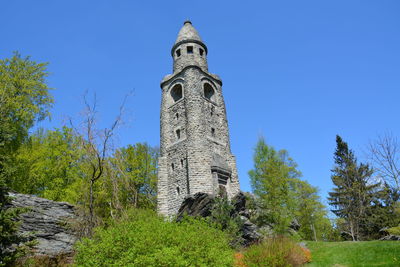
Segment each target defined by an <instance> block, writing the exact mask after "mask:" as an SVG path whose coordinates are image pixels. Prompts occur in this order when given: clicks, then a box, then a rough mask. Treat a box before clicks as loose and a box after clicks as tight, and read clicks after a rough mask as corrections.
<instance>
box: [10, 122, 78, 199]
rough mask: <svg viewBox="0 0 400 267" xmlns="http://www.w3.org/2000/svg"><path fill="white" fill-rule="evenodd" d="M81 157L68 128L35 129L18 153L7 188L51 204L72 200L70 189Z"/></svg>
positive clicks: (76, 142) (76, 177) (74, 138)
mask: <svg viewBox="0 0 400 267" xmlns="http://www.w3.org/2000/svg"><path fill="white" fill-rule="evenodd" d="M82 156H83V155H82V151H81V150H80V148H79V138H78V137H77V136H75V135H74V134H73V132H72V129H70V128H67V127H63V128H62V129H55V130H47V131H43V130H42V129H39V130H37V131H36V132H35V133H34V134H33V135H31V136H30V137H29V139H28V140H27V141H26V142H24V143H23V144H22V146H21V148H20V149H19V150H18V155H16V166H17V172H16V176H15V179H14V180H13V181H12V183H11V187H12V188H13V189H14V190H16V191H18V192H21V193H26V194H35V195H38V196H40V197H44V198H48V199H51V200H55V201H73V200H75V199H76V197H74V196H73V195H74V194H75V193H74V192H71V187H73V186H72V185H73V184H74V183H76V182H77V180H78V179H79V177H81V176H82V171H83V170H82V165H81V162H82Z"/></svg>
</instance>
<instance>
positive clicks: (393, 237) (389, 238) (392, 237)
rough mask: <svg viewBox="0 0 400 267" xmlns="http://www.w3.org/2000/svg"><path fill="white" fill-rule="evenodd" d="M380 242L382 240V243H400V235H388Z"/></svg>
mask: <svg viewBox="0 0 400 267" xmlns="http://www.w3.org/2000/svg"><path fill="white" fill-rule="evenodd" d="M379 240H382V241H400V236H398V235H387V236H384V237H381V238H380V239H379Z"/></svg>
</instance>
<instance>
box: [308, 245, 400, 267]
mask: <svg viewBox="0 0 400 267" xmlns="http://www.w3.org/2000/svg"><path fill="white" fill-rule="evenodd" d="M307 247H308V248H309V249H310V250H311V254H312V262H311V263H309V264H306V265H305V266H306V267H316V266H323V267H330V266H333V267H361V266H365V267H367V266H368V267H372V266H380V267H383V266H385V267H389V266H390V267H391V266H393V267H399V266H400V242H396V241H360V242H307Z"/></svg>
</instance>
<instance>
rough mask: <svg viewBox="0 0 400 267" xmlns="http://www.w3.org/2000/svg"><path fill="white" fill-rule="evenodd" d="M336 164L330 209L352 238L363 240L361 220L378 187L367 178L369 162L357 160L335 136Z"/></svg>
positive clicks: (370, 171) (369, 171) (329, 198)
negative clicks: (340, 220) (342, 220)
mask: <svg viewBox="0 0 400 267" xmlns="http://www.w3.org/2000/svg"><path fill="white" fill-rule="evenodd" d="M334 160H335V166H334V168H333V170H332V176H331V178H332V182H333V184H334V185H335V187H334V188H333V191H332V192H329V197H328V200H329V203H330V205H332V206H333V207H334V209H333V210H332V212H333V213H334V214H335V215H337V216H338V217H340V218H343V219H344V220H345V225H346V229H344V230H345V231H346V232H347V233H348V234H349V235H350V236H351V238H352V240H353V241H356V240H360V239H362V236H361V235H362V232H363V229H362V228H363V226H364V225H363V222H365V219H366V215H367V212H368V209H369V208H370V207H371V202H372V200H373V198H374V193H376V191H377V190H378V187H379V184H374V183H372V182H371V181H370V178H371V175H372V173H373V170H372V169H371V168H370V167H369V165H368V164H363V163H360V164H359V163H358V162H357V159H356V157H355V155H354V152H353V151H352V150H350V149H349V148H348V145H347V143H346V142H344V141H343V140H342V138H341V137H340V136H339V135H337V136H336V151H335V154H334Z"/></svg>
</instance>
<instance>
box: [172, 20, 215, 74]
mask: <svg viewBox="0 0 400 267" xmlns="http://www.w3.org/2000/svg"><path fill="white" fill-rule="evenodd" d="M171 55H172V57H173V58H174V72H176V71H180V70H182V69H183V68H184V67H186V66H191V65H195V66H199V67H200V68H202V69H203V70H204V71H207V70H208V66H207V46H206V45H205V44H204V42H203V40H202V39H201V38H200V35H199V33H198V32H197V30H196V29H195V28H194V27H193V25H192V22H191V21H189V20H186V21H185V22H184V23H183V26H182V28H181V29H180V31H179V33H178V37H177V38H176V41H175V44H174V45H173V47H172V49H171Z"/></svg>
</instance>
